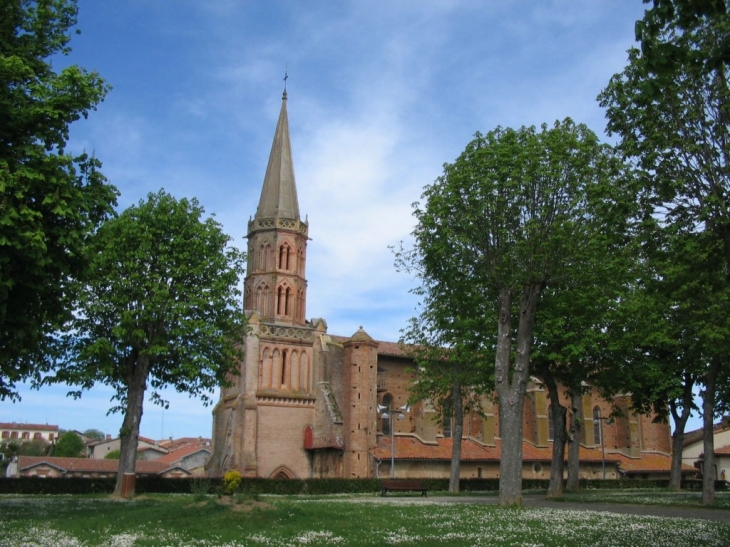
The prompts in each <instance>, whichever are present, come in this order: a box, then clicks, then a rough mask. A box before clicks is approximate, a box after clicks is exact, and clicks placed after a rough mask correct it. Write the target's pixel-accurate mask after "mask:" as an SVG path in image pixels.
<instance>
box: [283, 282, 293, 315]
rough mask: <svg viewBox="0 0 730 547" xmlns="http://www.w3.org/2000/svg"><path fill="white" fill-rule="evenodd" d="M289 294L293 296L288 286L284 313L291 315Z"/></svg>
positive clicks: (285, 294)
mask: <svg viewBox="0 0 730 547" xmlns="http://www.w3.org/2000/svg"><path fill="white" fill-rule="evenodd" d="M289 296H291V289H290V288H289V287H287V288H286V292H285V293H284V315H289Z"/></svg>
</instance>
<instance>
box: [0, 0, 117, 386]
mask: <svg viewBox="0 0 730 547" xmlns="http://www.w3.org/2000/svg"><path fill="white" fill-rule="evenodd" d="M76 14H77V8H76V2H75V1H74V0H37V1H30V0H4V1H3V2H0V120H2V122H1V123H0V400H2V399H5V398H11V399H16V398H17V397H18V394H17V390H16V388H15V385H16V382H18V381H22V380H23V379H26V378H28V377H29V376H30V375H32V374H33V373H34V372H37V371H38V370H39V368H42V366H43V364H47V361H46V360H45V356H46V354H47V353H48V351H49V342H51V341H52V338H51V336H52V333H53V332H54V331H56V330H57V329H58V328H60V326H61V325H62V324H63V322H64V321H65V320H66V319H67V318H68V316H69V314H70V310H71V309H72V307H73V301H74V290H73V289H74V287H75V284H74V281H75V280H78V279H81V278H83V277H84V275H85V273H86V266H87V261H86V251H85V250H86V246H87V244H88V240H89V237H90V236H91V234H92V233H93V231H94V229H95V228H96V226H98V225H99V223H100V222H101V221H103V220H104V219H105V218H107V217H108V216H109V215H111V214H112V212H113V209H112V207H113V205H115V204H116V196H117V192H116V189H115V188H114V187H113V186H111V185H109V184H107V182H106V180H105V178H104V177H103V176H102V175H101V173H100V172H99V170H98V169H99V166H100V164H99V162H98V161H97V160H96V159H95V158H91V157H89V156H87V155H86V154H81V155H78V156H75V157H74V156H72V155H71V154H69V153H67V151H66V142H67V140H68V136H69V125H70V124H71V123H73V122H74V121H76V120H78V119H79V118H81V117H86V116H87V115H88V114H89V112H90V111H91V110H94V109H95V108H96V106H97V105H98V104H99V103H100V102H101V101H102V100H103V98H104V96H105V94H106V93H107V91H108V89H109V87H108V86H107V85H106V84H105V83H104V81H103V80H102V79H101V77H100V76H99V75H98V74H97V73H96V72H89V71H86V70H84V69H82V68H80V67H78V66H76V65H72V66H68V67H66V68H64V69H62V70H60V71H56V70H55V69H54V67H53V64H52V62H51V58H52V57H54V56H58V55H68V54H69V53H70V51H71V49H70V47H69V41H70V29H71V28H72V27H73V26H74V25H75V24H76Z"/></svg>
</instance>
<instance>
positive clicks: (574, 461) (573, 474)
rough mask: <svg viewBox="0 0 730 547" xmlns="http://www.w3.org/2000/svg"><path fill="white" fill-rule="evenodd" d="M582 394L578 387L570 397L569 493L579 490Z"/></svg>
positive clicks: (566, 487) (567, 485) (566, 486)
mask: <svg viewBox="0 0 730 547" xmlns="http://www.w3.org/2000/svg"><path fill="white" fill-rule="evenodd" d="M582 398H583V394H582V393H581V390H580V386H579V387H578V388H576V389H573V390H572V391H571V396H570V438H569V439H568V482H567V484H566V485H565V489H566V490H568V491H569V492H577V491H578V490H580V437H581V435H582V434H583V404H582Z"/></svg>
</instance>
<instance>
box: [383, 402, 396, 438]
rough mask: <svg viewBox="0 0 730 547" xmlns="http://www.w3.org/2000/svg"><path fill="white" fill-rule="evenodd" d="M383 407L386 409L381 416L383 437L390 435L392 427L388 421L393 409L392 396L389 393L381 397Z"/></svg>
mask: <svg viewBox="0 0 730 547" xmlns="http://www.w3.org/2000/svg"><path fill="white" fill-rule="evenodd" d="M383 406H384V407H386V408H387V409H388V410H387V411H386V412H385V413H384V414H382V415H381V419H382V428H383V435H390V428H391V425H392V424H391V421H390V414H391V410H392V408H393V396H392V395H391V394H390V393H387V394H386V395H384V396H383Z"/></svg>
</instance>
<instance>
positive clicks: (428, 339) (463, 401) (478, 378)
mask: <svg viewBox="0 0 730 547" xmlns="http://www.w3.org/2000/svg"><path fill="white" fill-rule="evenodd" d="M422 258H423V257H422V256H421V255H420V254H419V253H418V250H417V249H416V248H412V249H404V248H403V246H402V245H401V247H400V249H399V250H398V251H397V252H396V268H397V269H398V270H403V271H405V272H407V273H411V274H415V275H416V276H417V278H418V279H419V280H420V282H421V285H420V286H418V287H416V288H415V289H414V290H413V291H412V292H413V293H415V294H416V295H418V296H420V297H421V298H422V302H421V305H420V310H421V313H420V314H419V315H418V316H416V317H413V318H411V319H410V320H409V322H408V326H407V327H406V328H405V329H404V330H403V336H402V337H401V342H402V343H404V344H406V346H405V351H406V352H407V353H408V354H409V355H410V357H411V358H412V359H413V360H414V362H415V365H416V370H415V373H416V378H417V381H416V382H415V383H414V384H413V385H412V386H411V387H410V389H409V393H410V398H409V402H410V403H411V404H414V405H415V404H417V403H418V402H419V401H423V400H429V401H430V402H431V404H433V406H434V408H435V409H436V410H437V411H438V416H439V419H440V420H441V422H442V424H443V421H444V420H451V419H452V418H453V421H454V424H453V430H452V440H453V442H452V453H451V472H450V478H449V491H450V492H458V491H459V478H460V468H461V442H462V434H463V429H464V414H465V413H467V412H469V411H471V410H473V409H477V410H478V409H479V408H480V406H481V405H480V397H481V396H482V395H483V394H485V393H489V394H491V393H492V392H493V391H494V381H493V374H492V371H493V369H491V368H490V367H485V366H484V361H485V353H487V352H489V351H491V352H492V354H493V350H492V349H491V348H493V347H494V337H493V334H492V329H490V327H491V326H492V325H491V324H489V323H488V322H487V318H488V317H489V314H487V313H482V314H475V313H474V312H475V310H478V309H482V308H484V307H485V306H486V305H488V304H489V300H488V299H485V298H484V296H483V295H482V294H473V293H472V292H471V291H470V290H469V289H470V287H468V286H466V287H459V288H457V287H456V283H455V282H454V283H451V284H448V285H444V284H439V283H437V282H435V280H433V279H431V278H428V277H426V276H424V275H423V271H424V270H423V265H422V263H421V261H422ZM462 308H464V309H466V310H468V313H462ZM490 335H491V337H490Z"/></svg>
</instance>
